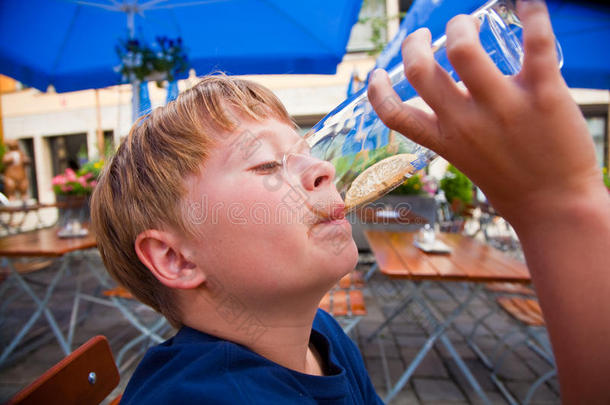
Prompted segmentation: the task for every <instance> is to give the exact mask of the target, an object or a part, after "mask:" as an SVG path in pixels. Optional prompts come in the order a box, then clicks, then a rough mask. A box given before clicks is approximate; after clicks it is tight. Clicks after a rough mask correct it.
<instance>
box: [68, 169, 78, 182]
mask: <svg viewBox="0 0 610 405" xmlns="http://www.w3.org/2000/svg"><path fill="white" fill-rule="evenodd" d="M66 180H68V181H76V173H74V170H72V169H70V168H67V169H66Z"/></svg>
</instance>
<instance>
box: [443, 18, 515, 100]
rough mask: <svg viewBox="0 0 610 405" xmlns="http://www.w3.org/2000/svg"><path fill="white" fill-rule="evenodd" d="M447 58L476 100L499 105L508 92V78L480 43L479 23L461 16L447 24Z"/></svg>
mask: <svg viewBox="0 0 610 405" xmlns="http://www.w3.org/2000/svg"><path fill="white" fill-rule="evenodd" d="M446 32H447V57H448V58H449V60H450V61H451V65H452V66H453V68H454V69H455V71H456V72H457V74H458V76H459V77H460V79H461V80H462V81H463V82H464V84H465V85H466V87H467V88H468V91H469V92H470V94H471V95H472V97H473V98H474V99H475V100H477V101H481V102H483V103H496V102H497V99H498V93H499V94H503V93H505V91H506V89H504V88H503V87H504V86H507V85H508V82H507V81H506V78H505V77H504V76H503V75H502V73H501V72H500V71H499V70H498V69H497V68H496V66H495V64H494V63H493V61H492V60H491V59H490V58H489V56H488V55H487V53H486V52H485V50H484V49H483V47H482V46H481V42H480V40H479V28H478V26H477V21H476V20H475V19H474V18H473V17H471V16H467V15H458V16H456V17H454V18H452V19H451V21H449V23H448V24H447V31H446Z"/></svg>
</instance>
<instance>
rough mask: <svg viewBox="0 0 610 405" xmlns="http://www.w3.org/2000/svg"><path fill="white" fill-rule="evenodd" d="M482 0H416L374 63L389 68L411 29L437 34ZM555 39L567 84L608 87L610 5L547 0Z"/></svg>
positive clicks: (475, 7)
mask: <svg viewBox="0 0 610 405" xmlns="http://www.w3.org/2000/svg"><path fill="white" fill-rule="evenodd" d="M483 3H485V1H483V0H462V1H459V2H458V1H450V0H416V1H415V2H414V3H413V5H412V6H411V9H410V10H409V12H408V13H407V15H406V16H405V18H404V20H403V21H402V23H401V26H400V30H399V32H398V34H397V35H396V37H394V39H392V41H390V43H389V44H388V46H387V47H386V48H385V49H384V51H383V52H382V53H381V55H380V56H379V58H378V59H377V67H381V68H386V69H387V68H390V67H392V66H394V65H396V64H397V63H399V62H400V61H401V60H402V57H401V55H400V44H401V43H402V41H403V40H404V38H405V37H406V36H407V35H408V34H410V33H411V32H413V31H415V30H417V29H418V28H421V27H428V28H429V29H430V31H431V32H432V37H433V38H436V37H438V36H440V35H442V33H443V32H444V30H445V25H446V24H447V22H448V21H449V20H450V19H451V17H453V16H454V15H456V14H460V13H462V14H470V13H472V12H473V11H474V10H476V9H477V8H478V7H479V6H480V5H481V4H483ZM547 5H548V8H549V12H550V15H551V22H552V24H553V29H554V31H555V35H556V36H557V40H558V41H559V43H560V45H561V49H562V51H563V58H564V64H563V67H562V69H561V71H562V74H563V77H564V78H565V80H566V82H567V84H568V86H570V87H578V88H592V89H610V45H608V41H609V40H610V7H608V6H602V5H600V4H595V3H591V2H575V1H565V0H548V1H547Z"/></svg>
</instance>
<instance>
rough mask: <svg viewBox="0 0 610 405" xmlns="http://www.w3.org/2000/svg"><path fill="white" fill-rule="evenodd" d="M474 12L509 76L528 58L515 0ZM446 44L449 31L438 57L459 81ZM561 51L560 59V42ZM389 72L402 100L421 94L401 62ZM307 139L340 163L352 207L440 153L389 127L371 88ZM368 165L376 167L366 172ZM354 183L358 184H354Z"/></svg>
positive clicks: (494, 0) (320, 154)
mask: <svg viewBox="0 0 610 405" xmlns="http://www.w3.org/2000/svg"><path fill="white" fill-rule="evenodd" d="M472 15H473V16H474V17H476V18H478V19H479V21H480V34H479V37H480V40H481V44H482V46H483V48H484V49H485V51H486V52H487V54H488V55H489V57H490V58H491V59H492V60H493V62H494V63H495V64H496V66H497V67H498V69H499V70H500V71H501V72H502V73H504V74H506V75H514V74H516V73H518V72H519V71H520V69H521V66H522V62H523V47H522V25H521V23H520V21H519V18H518V17H517V15H516V11H515V4H514V1H509V0H490V1H488V2H487V3H485V4H484V5H483V6H482V7H480V8H479V9H477V10H476V11H475V12H474V13H472ZM445 43H446V36H445V35H443V36H441V37H440V38H438V39H436V40H434V41H433V42H432V47H433V50H434V57H435V59H436V61H437V62H438V63H439V64H440V65H441V66H442V67H443V68H444V69H445V70H446V71H447V72H448V73H449V74H450V76H451V77H452V78H453V79H454V80H456V81H458V82H459V80H460V79H459V77H458V76H457V74H456V73H455V71H454V69H453V67H452V66H451V64H450V63H449V60H448V58H447V53H446V47H445ZM557 50H558V56H559V63H561V60H562V56H561V50H560V48H559V45H557ZM388 74H389V76H390V80H391V82H392V86H393V88H394V90H395V91H396V93H397V94H398V96H399V97H400V99H401V100H402V101H403V102H404V101H409V100H412V99H415V98H416V97H417V93H416V92H415V90H414V89H413V87H412V86H411V85H410V84H409V82H408V81H407V79H406V78H405V76H404V70H403V66H402V63H400V64H398V65H397V66H395V67H394V68H393V69H391V70H390V71H389V72H388ZM482 136H484V135H483V134H482ZM305 140H306V141H307V143H308V144H309V146H310V147H311V153H312V155H313V156H315V157H317V158H320V159H323V160H327V161H329V162H331V163H332V164H333V165H334V166H335V170H336V176H335V183H336V186H337V189H338V190H339V192H340V193H341V194H342V196H343V197H344V198H345V197H352V198H351V203H350V202H348V200H349V199H350V198H346V205H348V209H351V208H354V207H355V206H358V205H362V204H365V203H367V202H371V201H373V200H375V199H377V198H379V197H381V196H382V195H384V194H386V193H388V192H389V191H391V190H392V189H393V188H395V187H397V186H398V185H400V184H401V183H402V182H404V180H406V179H407V178H409V177H410V176H411V175H413V173H415V172H416V171H418V170H421V169H423V168H424V167H426V166H427V165H428V163H429V162H430V161H431V160H433V159H434V158H435V157H436V156H437V155H436V154H435V153H434V152H432V151H431V150H428V149H426V148H424V147H423V146H421V145H418V144H416V143H415V142H412V141H410V140H409V139H408V138H406V137H404V136H402V135H400V134H397V133H394V132H393V131H390V129H389V128H387V127H386V126H385V125H384V124H383V122H382V121H381V120H380V119H379V117H378V116H377V114H376V113H375V111H374V110H373V108H372V106H371V104H370V103H369V100H368V97H367V87H365V88H363V89H361V90H360V91H359V92H357V93H355V94H354V95H353V96H351V97H350V98H348V99H347V100H345V101H344V102H343V103H342V104H340V105H339V106H338V107H336V108H335V109H334V110H333V111H332V112H330V113H329V114H328V115H327V116H326V117H324V118H323V119H322V120H321V121H320V122H318V123H317V124H316V125H315V126H314V127H313V128H312V129H311V130H310V131H309V132H308V133H307V134H306V135H305ZM390 158H391V159H390ZM373 165H374V167H372V166H373ZM368 168H371V169H369V170H366V169H368ZM352 184H354V187H352V188H351V186H352ZM350 188H351V189H350ZM350 193H351V195H350ZM354 196H355V197H354Z"/></svg>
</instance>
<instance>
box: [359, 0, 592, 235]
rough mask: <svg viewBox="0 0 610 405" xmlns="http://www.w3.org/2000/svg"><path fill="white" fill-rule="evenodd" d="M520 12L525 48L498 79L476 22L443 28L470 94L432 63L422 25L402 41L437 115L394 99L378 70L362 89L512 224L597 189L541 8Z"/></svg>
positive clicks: (526, 5)
mask: <svg viewBox="0 0 610 405" xmlns="http://www.w3.org/2000/svg"><path fill="white" fill-rule="evenodd" d="M518 12H519V16H520V17H521V20H522V22H523V26H524V48H525V58H524V63H523V69H522V71H521V72H520V73H519V74H518V75H516V76H514V77H508V76H504V75H502V74H501V73H500V71H499V70H498V69H497V68H496V67H495V66H494V64H493V62H492V61H491V59H490V58H489V57H488V56H487V55H486V53H485V51H484V50H483V48H482V47H481V45H480V42H479V36H478V30H477V24H476V22H475V20H474V19H473V18H472V17H469V16H457V17H455V18H453V19H452V20H451V21H450V22H449V24H448V25H447V55H448V57H449V59H450V61H451V64H452V65H453V67H454V68H455V70H456V72H457V74H458V75H459V77H460V78H461V79H462V80H463V82H464V84H465V85H466V87H467V89H468V90H463V89H462V88H460V87H458V86H457V84H456V83H455V82H454V81H453V80H452V79H451V78H450V77H449V75H448V74H447V73H446V72H445V71H444V70H443V69H442V68H441V67H440V66H439V65H438V64H437V63H436V61H435V60H434V58H433V54H432V50H431V47H430V33H429V31H428V30H426V29H420V30H418V31H416V32H414V33H413V34H411V35H410V36H409V37H408V38H407V39H406V40H405V42H404V44H403V48H402V53H403V59H404V69H405V75H406V77H407V79H408V80H409V82H410V83H411V84H412V85H413V87H414V88H415V89H416V90H417V92H418V93H419V95H420V96H421V97H422V98H423V100H424V101H426V102H427V103H428V104H429V105H430V107H432V109H433V110H434V114H428V113H426V112H423V111H421V110H418V109H416V108H414V107H411V106H408V105H405V104H402V103H400V102H399V101H400V100H399V99H398V96H397V95H396V93H395V92H394V91H393V89H392V88H391V85H390V82H389V79H388V77H387V74H386V73H385V72H383V71H376V72H375V73H374V75H373V77H372V80H371V85H370V87H369V93H368V95H369V99H370V101H371V103H372V105H373V107H374V108H375V110H376V111H377V113H378V114H379V116H380V118H381V119H382V120H383V121H384V122H385V123H386V125H388V126H389V127H390V128H392V129H394V130H396V131H398V132H401V133H403V134H405V135H406V136H408V137H409V138H412V139H413V140H414V141H416V142H418V143H420V144H422V145H424V146H426V147H428V148H430V149H433V150H434V151H436V152H437V153H438V154H440V155H441V156H443V157H445V158H446V159H447V160H449V161H451V162H452V163H454V164H455V166H457V167H458V168H459V169H460V170H462V171H463V172H464V173H466V174H467V175H468V176H469V177H470V178H471V179H472V180H473V181H474V182H475V183H476V184H477V185H478V186H479V187H481V189H482V190H483V191H484V192H485V194H486V195H487V197H488V199H489V200H490V202H491V203H492V204H493V206H494V207H495V208H496V209H498V210H499V211H500V212H501V213H502V214H503V215H504V216H505V217H506V218H507V219H508V220H510V221H511V222H516V223H515V224H514V225H517V224H518V222H519V219H520V218H527V217H530V218H531V215H535V216H536V217H538V218H539V216H540V215H542V214H543V213H545V212H546V211H547V210H548V209H549V204H551V205H553V204H557V202H561V203H566V202H567V201H566V200H569V199H573V198H582V196H583V195H599V192H600V190H601V191H603V187H602V183H601V173H600V170H599V168H598V167H597V165H596V159H595V152H594V146H593V142H592V139H591V137H590V135H589V133H588V130H587V126H586V122H585V120H584V118H583V116H582V114H581V112H580V110H579V108H578V106H577V105H576V104H575V103H574V101H573V100H572V99H571V97H570V94H569V91H568V87H567V86H566V84H565V82H564V81H563V79H562V77H561V75H560V72H559V67H558V60H557V53H556V48H555V38H554V35H553V31H552V29H551V24H550V21H549V17H548V12H547V10H546V6H545V5H544V3H543V2H541V1H527V2H525V1H522V2H519V4H518ZM388 98H390V99H392V101H393V102H392V103H384V102H385V101H387V99H388ZM387 105H393V106H394V108H387V107H385V108H384V106H387ZM568 205H569V204H568Z"/></svg>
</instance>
